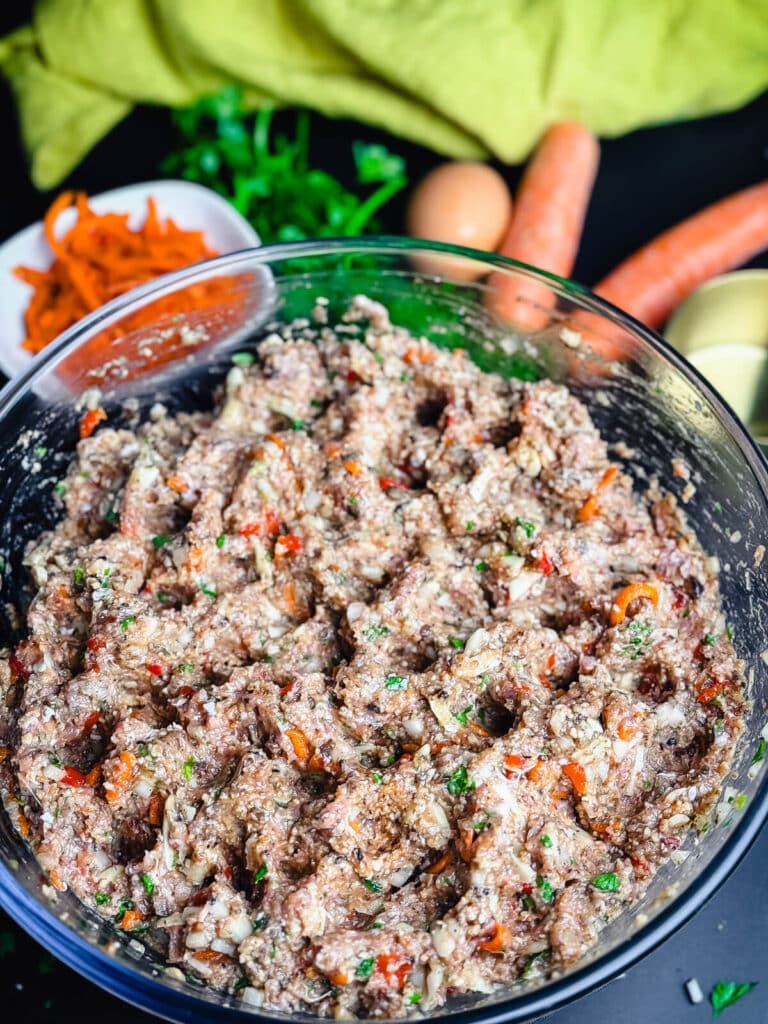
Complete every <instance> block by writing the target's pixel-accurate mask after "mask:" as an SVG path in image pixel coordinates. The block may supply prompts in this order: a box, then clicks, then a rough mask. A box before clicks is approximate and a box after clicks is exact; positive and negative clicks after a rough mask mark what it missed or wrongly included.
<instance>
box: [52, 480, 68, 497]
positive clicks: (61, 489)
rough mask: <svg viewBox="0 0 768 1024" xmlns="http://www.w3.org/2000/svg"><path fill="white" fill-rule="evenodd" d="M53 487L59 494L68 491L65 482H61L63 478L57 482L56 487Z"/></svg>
mask: <svg viewBox="0 0 768 1024" xmlns="http://www.w3.org/2000/svg"><path fill="white" fill-rule="evenodd" d="M53 489H54V491H55V492H56V494H59V495H61V494H66V493H67V488H66V487H65V486H64V484H63V483H62V482H61V480H59V482H58V483H57V484H55V485H54V488H53Z"/></svg>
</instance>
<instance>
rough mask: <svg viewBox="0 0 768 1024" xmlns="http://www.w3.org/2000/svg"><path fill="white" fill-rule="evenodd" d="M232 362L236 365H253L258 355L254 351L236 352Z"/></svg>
mask: <svg viewBox="0 0 768 1024" xmlns="http://www.w3.org/2000/svg"><path fill="white" fill-rule="evenodd" d="M232 362H233V363H234V364H235V366H253V364H254V363H255V362H256V356H255V355H254V354H253V352H235V354H234V355H233V356H232Z"/></svg>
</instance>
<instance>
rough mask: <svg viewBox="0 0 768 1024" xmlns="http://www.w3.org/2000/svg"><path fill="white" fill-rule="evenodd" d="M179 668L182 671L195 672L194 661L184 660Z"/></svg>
mask: <svg viewBox="0 0 768 1024" xmlns="http://www.w3.org/2000/svg"><path fill="white" fill-rule="evenodd" d="M179 668H180V669H181V671H182V672H194V669H195V665H194V662H191V661H185V662H182V664H181V665H179Z"/></svg>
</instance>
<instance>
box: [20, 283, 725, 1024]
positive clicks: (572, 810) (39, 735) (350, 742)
mask: <svg viewBox="0 0 768 1024" xmlns="http://www.w3.org/2000/svg"><path fill="white" fill-rule="evenodd" d="M326 313H327V309H326V306H325V305H324V304H323V302H322V301H321V302H319V304H318V306H317V308H316V310H315V320H314V321H313V322H312V323H308V322H307V321H304V322H297V323H296V324H294V325H293V326H292V327H290V328H285V329H282V330H281V331H280V333H277V332H276V333H273V334H271V335H269V336H267V337H266V338H265V339H264V340H263V341H262V342H261V344H260V346H259V348H258V352H257V355H256V357H254V356H253V355H251V354H250V353H245V352H244V353H238V354H237V355H236V356H235V357H234V359H233V364H234V365H233V367H232V369H231V371H230V372H229V375H228V377H227V381H226V387H225V391H224V393H223V394H222V395H221V398H220V401H219V403H218V405H217V407H216V411H215V412H214V413H213V414H210V413H195V414H190V415H177V416H174V417H171V416H169V415H167V414H166V413H165V410H164V409H163V408H162V407H156V408H155V409H153V411H152V415H151V416H150V418H149V421H148V422H146V423H145V424H143V425H142V426H141V427H139V428H138V429H136V430H135V431H131V430H126V429H113V428H111V427H110V424H109V422H108V421H107V422H106V423H102V424H100V426H99V429H98V430H97V431H96V432H95V433H94V434H93V436H91V437H88V438H86V439H85V440H82V441H80V443H79V445H78V450H77V459H76V461H75V462H74V464H73V465H72V467H71V469H70V471H69V474H68V476H67V477H66V480H65V481H64V488H65V490H64V495H63V499H62V500H63V503H64V506H65V515H64V516H63V518H62V520H61V522H60V523H59V525H58V526H57V527H56V528H55V529H54V530H52V531H50V532H47V533H45V534H43V536H41V537H40V538H39V539H38V540H37V541H36V542H35V543H34V544H33V545H32V546H31V547H30V549H29V551H28V553H27V563H28V565H29V568H30V571H31V573H32V576H33V579H34V584H35V587H36V596H35V598H34V600H33V602H32V605H31V607H30V609H29V612H28V615H27V628H28V639H26V640H24V641H23V642H22V643H21V644H20V645H19V646H18V647H17V648H16V649H15V651H13V652H6V654H5V657H4V659H3V660H2V661H1V662H0V670H1V671H0V696H1V697H2V706H3V707H2V724H1V725H0V730H1V731H0V743H2V744H3V746H2V754H3V766H2V770H3V772H4V792H5V798H6V800H5V802H6V807H7V809H8V813H9V814H10V815H12V816H13V819H14V820H15V821H16V822H17V824H18V827H19V829H20V830H21V831H22V833H23V834H24V835H25V836H27V837H28V839H29V842H30V843H31V845H32V847H33V849H34V851H35V853H36V855H37V857H38V858H39V860H40V862H41V864H42V865H43V867H44V868H45V869H46V870H47V871H48V873H49V875H50V880H51V883H52V885H53V886H55V887H56V888H57V889H60V890H64V889H66V888H69V889H72V890H73V891H74V892H75V893H76V894H77V896H78V897H79V898H80V899H82V900H83V901H84V902H85V903H86V904H87V905H88V906H89V907H91V908H92V909H93V910H94V911H96V912H97V913H98V914H101V915H104V916H106V917H107V918H108V919H110V920H112V921H114V922H115V924H116V927H117V928H120V929H122V930H123V931H124V932H126V933H133V934H134V935H139V936H140V937H141V941H142V942H144V943H145V944H149V945H154V946H156V947H157V948H158V949H159V950H160V952H161V954H162V956H163V957H164V959H165V960H166V961H167V963H168V964H169V965H175V966H176V968H177V970H181V971H183V972H184V973H185V974H187V975H190V974H191V975H194V976H196V977H197V978H199V979H203V980H204V981H205V982H207V983H209V984H210V985H212V986H215V987H216V988H219V989H222V990H226V991H229V992H232V993H238V994H239V995H240V997H241V998H243V999H244V1000H245V1001H246V1002H247V1003H250V1004H252V1005H256V1006H264V1007H268V1008H270V1009H279V1010H286V1011H296V1010H310V1011H312V1012H315V1013H318V1014H320V1015H323V1016H334V1015H335V1016H345V1015H361V1016H383V1017H386V1016H398V1015H405V1014H408V1013H412V1014H415V1013H418V1012H421V1011H423V1010H429V1009H431V1008H433V1007H436V1006H439V1005H441V1004H442V1003H443V1002H444V1001H445V999H446V998H447V997H450V996H451V995H452V994H457V993H475V992H481V993H488V992H492V991H494V989H496V988H497V987H498V986H501V985H509V984H510V983H511V982H513V981H515V980H519V979H521V978H523V979H531V980H535V979H537V978H540V977H542V976H545V975H548V974H550V973H552V972H557V971H562V970H563V969H564V968H567V967H569V966H570V965H572V964H573V963H574V962H575V961H577V960H578V959H579V958H580V957H581V956H582V955H583V954H584V953H585V952H586V951H587V950H588V949H589V948H590V946H592V945H593V944H594V943H595V941H596V939H597V937H598V933H599V931H600V929H601V928H602V927H603V925H604V923H605V922H607V921H610V920H611V919H613V918H614V917H615V916H616V915H617V914H620V913H622V912H623V911H625V910H626V909H627V908H628V907H629V906H630V905H631V904H632V903H633V902H635V901H636V900H637V898H638V896H639V894H640V893H642V892H643V891H644V889H645V888H646V887H647V885H648V882H649V880H650V878H651V877H652V876H653V874H654V872H655V870H656V869H657V867H658V866H659V865H660V864H661V863H662V862H664V861H665V860H666V859H667V858H669V857H670V856H672V857H673V858H675V857H677V858H678V859H679V857H680V852H679V851H678V848H679V847H680V844H681V841H682V839H683V838H684V836H685V833H686V832H687V831H688V830H689V829H690V828H691V827H692V826H693V825H695V824H696V822H697V821H700V820H701V816H702V815H704V814H706V813H707V812H708V811H709V809H710V808H711V807H712V804H713V802H714V801H715V800H716V799H717V794H718V791H719V789H720V786H721V782H722V779H723V776H724V774H725V773H726V771H727V769H728V766H729V761H730V757H731V754H732V750H733V746H734V743H735V741H736V738H737V736H738V734H739V731H740V728H741V719H742V707H741V700H742V698H741V685H740V665H739V663H738V661H737V660H736V657H735V654H734V651H733V648H732V645H731V643H730V639H729V634H728V630H727V627H726V624H725V622H724V620H723V617H722V613H721V609H720V604H719V597H718V588H717V583H716V579H715V575H714V572H713V566H712V564H711V561H710V560H708V559H707V558H706V557H705V554H704V553H703V552H702V550H701V548H700V547H699V545H698V543H697V541H696V539H695V537H693V536H692V534H691V532H690V531H689V530H688V529H687V528H686V526H685V524H684V520H683V517H682V514H681V513H680V511H679V510H678V508H677V506H676V502H675V500H674V498H673V497H671V496H669V495H665V494H663V493H662V492H661V490H658V489H654V488H651V490H650V492H649V493H648V494H647V495H646V496H644V497H643V498H640V497H639V496H638V495H636V494H634V493H633V489H632V483H631V480H630V478H629V476H627V475H626V474H625V473H624V472H622V470H621V469H620V468H619V467H618V465H616V464H615V463H613V462H611V461H610V460H609V456H608V448H607V445H606V442H605V441H604V440H603V439H602V438H601V437H600V435H599V433H598V431H597V430H596V429H595V427H594V425H593V424H592V422H591V420H590V417H589V414H588V412H587V410H586V408H585V407H584V405H583V404H581V403H580V402H579V401H578V400H577V399H576V398H575V397H574V396H573V395H572V394H571V393H570V392H569V391H568V389H567V388H565V387H562V386H559V385H556V384H553V383H551V382H549V381H541V382H539V383H526V384H523V383H521V382H519V381H514V380H512V381H510V380H504V379H502V378H501V377H498V376H495V375H492V374H485V373H482V372H480V371H479V370H478V369H477V368H476V367H475V366H474V365H473V364H472V363H471V362H470V360H469V359H468V358H466V356H465V355H464V354H463V353H462V352H460V351H454V352H449V351H443V350H439V349H438V348H436V347H434V346H433V345H432V344H430V343H428V342H427V341H425V340H421V339H417V338H414V337H413V336H411V335H409V334H408V333H407V332H406V331H404V330H402V329H399V328H396V327H392V326H391V324H390V322H389V319H388V316H387V313H386V311H385V309H384V308H383V307H381V306H379V305H378V304H376V303H373V302H370V301H367V300H365V299H361V298H358V299H356V300H355V301H354V302H353V304H352V306H351V308H350V311H349V312H348V313H347V314H346V316H345V317H344V318H343V322H342V323H341V324H339V325H337V326H336V327H335V328H332V327H331V326H329V325H328V324H327V323H326V320H327V315H326ZM59 490H62V488H59ZM676 851H677V853H676Z"/></svg>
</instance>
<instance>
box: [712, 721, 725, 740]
mask: <svg viewBox="0 0 768 1024" xmlns="http://www.w3.org/2000/svg"><path fill="white" fill-rule="evenodd" d="M724 729H725V722H724V721H723V720H722V718H716V719H715V720H714V722H713V723H712V732H714V734H715V736H719V735H720V733H721V732H722V731H723V730H724Z"/></svg>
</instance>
